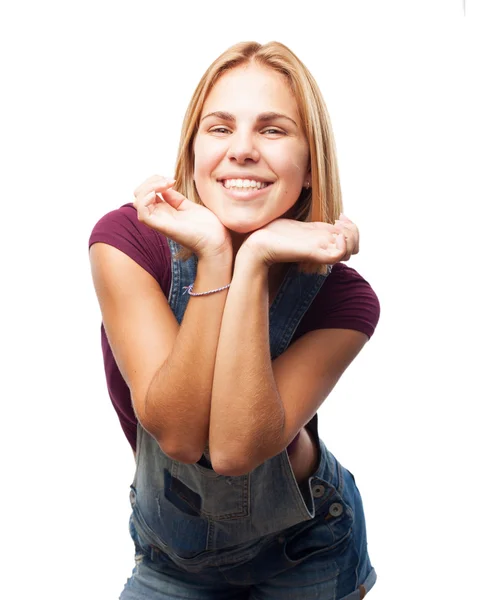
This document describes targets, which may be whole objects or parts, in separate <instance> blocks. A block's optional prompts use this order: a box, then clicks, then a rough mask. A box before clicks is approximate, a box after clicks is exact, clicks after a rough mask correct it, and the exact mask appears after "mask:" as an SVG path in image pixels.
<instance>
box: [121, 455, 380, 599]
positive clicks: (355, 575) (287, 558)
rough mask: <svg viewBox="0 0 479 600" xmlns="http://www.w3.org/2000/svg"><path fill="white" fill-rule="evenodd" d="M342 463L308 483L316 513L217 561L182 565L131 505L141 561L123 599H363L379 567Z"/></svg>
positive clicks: (355, 490)
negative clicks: (154, 541) (332, 473)
mask: <svg viewBox="0 0 479 600" xmlns="http://www.w3.org/2000/svg"><path fill="white" fill-rule="evenodd" d="M330 456H332V455H330ZM336 464H337V479H338V481H335V485H331V481H325V480H322V479H321V478H320V477H319V475H321V474H322V473H321V472H320V469H318V472H317V473H315V474H313V476H312V478H311V479H310V484H309V483H308V482H306V483H305V484H304V485H306V486H307V485H311V488H310V489H311V491H312V497H313V501H314V504H315V511H316V516H315V517H314V519H312V520H308V521H304V522H301V523H298V524H297V525H294V526H293V527H289V528H288V529H285V530H282V531H279V532H275V533H274V534H271V535H267V536H263V537H261V538H259V539H258V540H256V541H254V542H253V543H250V544H244V545H243V546H244V548H239V551H240V552H239V553H236V556H235V560H234V561H233V562H232V563H228V561H227V560H226V561H225V560H222V559H221V554H220V553H219V554H218V561H217V562H216V564H215V563H214V561H210V564H209V565H208V566H203V567H202V568H200V569H199V570H198V569H196V570H194V569H186V568H182V567H181V566H179V565H178V564H176V563H175V562H173V561H172V560H171V558H170V557H169V556H168V554H167V553H166V552H164V551H163V550H161V549H160V548H158V547H156V546H153V545H151V543H149V541H148V540H147V539H146V536H145V535H142V532H141V522H139V520H138V519H137V517H136V515H135V511H133V514H132V516H131V519H130V534H131V536H132V539H133V542H134V544H135V561H136V566H135V568H134V569H133V573H132V575H131V577H130V578H129V579H128V581H127V583H126V585H125V587H124V590H123V592H122V594H121V596H120V600H146V599H148V600H150V599H155V600H166V599H170V598H176V599H180V598H184V599H189V600H210V599H223V598H224V599H233V600H234V599H238V600H239V599H241V600H243V599H248V600H260V599H261V600H286V599H288V600H313V599H315V600H318V599H319V600H360V599H361V598H364V596H365V595H366V593H367V592H368V591H369V590H370V589H371V588H372V586H373V585H374V583H375V582H376V572H375V570H374V569H373V568H372V566H371V563H370V560H369V556H368V552H367V539H366V524H365V519H364V512H363V504H362V500H361V495H360V493H359V490H358V488H357V486H356V483H355V480H354V476H353V475H352V474H351V473H350V472H349V471H348V470H347V469H345V468H344V467H343V466H342V465H340V463H339V462H337V463H336ZM338 489H339V490H341V494H339V493H338ZM309 497H310V498H311V495H310V496H309ZM241 551H242V552H241Z"/></svg>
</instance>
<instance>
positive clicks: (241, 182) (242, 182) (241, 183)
mask: <svg viewBox="0 0 479 600" xmlns="http://www.w3.org/2000/svg"><path fill="white" fill-rule="evenodd" d="M223 185H224V186H225V188H227V189H231V188H236V189H244V188H256V189H258V190H262V189H263V188H265V187H266V186H267V185H268V184H267V183H264V182H262V181H254V180H253V179H225V180H224V181H223Z"/></svg>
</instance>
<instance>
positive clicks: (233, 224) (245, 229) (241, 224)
mask: <svg viewBox="0 0 479 600" xmlns="http://www.w3.org/2000/svg"><path fill="white" fill-rule="evenodd" d="M220 220H221V219H220ZM221 223H222V224H223V225H224V226H225V227H226V229H228V230H229V231H232V232H234V233H238V234H242V235H246V234H247V233H252V232H253V231H256V230H257V229H261V227H264V226H265V225H267V223H259V222H256V223H255V222H251V221H248V222H245V221H233V220H230V219H225V220H221Z"/></svg>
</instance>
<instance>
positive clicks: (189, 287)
mask: <svg viewBox="0 0 479 600" xmlns="http://www.w3.org/2000/svg"><path fill="white" fill-rule="evenodd" d="M230 285H231V283H228V285H224V286H223V287H220V288H217V289H216V290H210V291H209V292H198V293H195V292H192V291H191V290H192V289H193V284H190V285H185V286H184V287H183V289H184V290H185V291H184V292H183V296H184V295H185V294H186V292H188V294H189V295H190V296H207V295H208V294H215V293H216V292H221V291H222V290H226V289H227V288H229V287H230Z"/></svg>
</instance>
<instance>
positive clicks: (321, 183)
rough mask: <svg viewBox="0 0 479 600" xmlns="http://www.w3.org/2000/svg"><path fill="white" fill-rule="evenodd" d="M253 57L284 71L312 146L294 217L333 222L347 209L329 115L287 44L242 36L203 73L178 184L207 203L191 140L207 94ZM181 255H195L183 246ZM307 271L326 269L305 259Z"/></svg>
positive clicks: (184, 137)
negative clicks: (307, 178)
mask: <svg viewBox="0 0 479 600" xmlns="http://www.w3.org/2000/svg"><path fill="white" fill-rule="evenodd" d="M249 62H256V63H257V64H259V65H261V66H265V67H269V68H271V69H273V70H275V71H277V72H278V73H281V74H282V75H283V76H284V77H285V78H286V80H287V81H288V83H289V86H290V88H291V91H292V93H293V95H294V97H295V98H296V101H297V103H298V111H299V115H300V121H301V127H302V129H303V132H304V135H305V137H306V139H307V142H308V146H309V152H310V167H311V187H310V188H309V189H305V188H303V190H302V192H301V194H300V196H299V198H298V200H297V202H296V205H295V211H294V214H293V218H295V219H297V220H299V221H322V222H325V223H334V221H335V219H338V218H339V215H340V213H341V212H342V210H343V204H342V195H341V186H340V182H339V171H338V164H337V159H336V147H335V143H334V136H333V130H332V127H331V121H330V119H329V114H328V111H327V108H326V104H325V102H324V100H323V97H322V95H321V92H320V91H319V87H318V84H317V83H316V81H315V79H314V77H313V76H312V75H311V73H310V72H309V70H308V69H307V68H306V66H305V65H304V64H303V63H302V62H301V61H300V60H299V58H298V57H297V56H296V55H295V54H294V53H293V52H292V51H291V50H290V49H289V48H287V47H286V46H285V45H284V44H281V43H279V42H269V43H267V44H264V45H261V44H258V43H257V42H241V43H239V44H235V45H234V46H231V48H228V50H226V51H225V52H223V54H221V56H219V57H218V58H217V59H216V60H215V61H214V62H213V63H212V65H211V66H210V67H209V69H208V70H207V71H206V73H205V74H204V75H203V77H202V78H201V80H200V82H199V84H198V86H197V88H196V90H195V92H194V94H193V97H192V98H191V101H190V104H189V106H188V108H187V111H186V114H185V118H184V120H183V127H182V130H181V138H180V145H179V150H178V157H177V162H176V169H175V179H176V185H175V188H176V189H177V190H178V191H179V192H180V193H181V194H183V195H184V196H186V197H187V198H188V199H189V200H191V201H193V202H197V203H198V204H203V203H202V202H201V199H200V197H199V194H198V192H197V190H196V186H195V183H194V180H193V168H194V152H193V146H194V141H195V136H196V133H197V131H198V127H199V122H200V118H201V113H202V111H203V106H204V103H205V101H206V98H207V96H208V94H209V93H210V91H211V89H212V88H213V86H214V85H215V83H216V82H217V81H218V79H219V78H220V77H221V76H222V75H223V74H224V73H226V72H227V71H230V70H232V69H234V68H236V67H239V66H242V65H245V64H247V63H249ZM178 256H179V258H182V259H184V258H187V257H188V256H191V252H189V251H186V249H183V250H182V251H181V252H180V254H179V255H178ZM301 268H302V270H303V271H319V272H322V273H324V272H325V268H324V266H323V265H317V264H315V265H311V264H309V265H308V264H306V263H305V264H302V265H301Z"/></svg>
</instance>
